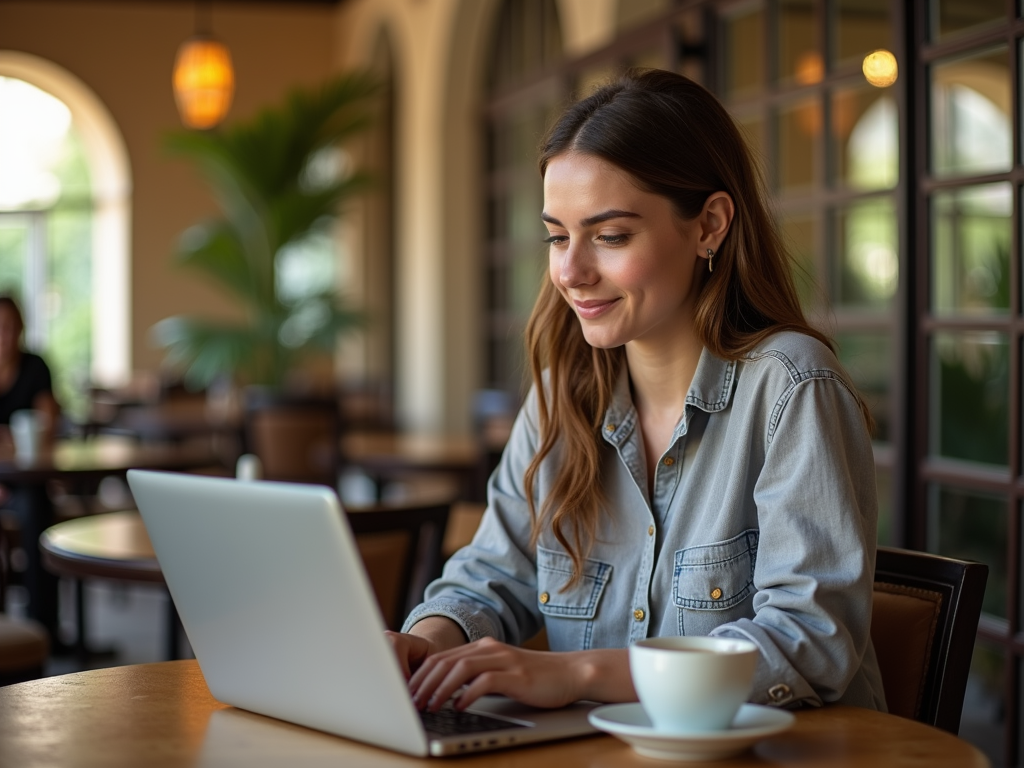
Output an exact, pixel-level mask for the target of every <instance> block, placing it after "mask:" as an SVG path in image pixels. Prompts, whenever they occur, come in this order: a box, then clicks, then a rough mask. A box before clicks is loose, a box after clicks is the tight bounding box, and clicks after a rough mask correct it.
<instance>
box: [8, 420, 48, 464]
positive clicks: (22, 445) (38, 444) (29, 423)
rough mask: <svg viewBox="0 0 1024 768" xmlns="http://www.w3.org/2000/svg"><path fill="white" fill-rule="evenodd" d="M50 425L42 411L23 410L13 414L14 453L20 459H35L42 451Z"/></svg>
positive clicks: (12, 435)
mask: <svg viewBox="0 0 1024 768" xmlns="http://www.w3.org/2000/svg"><path fill="white" fill-rule="evenodd" d="M47 426H48V423H47V418H46V414H45V413H43V412H42V411H32V410H21V411H15V412H14V413H12V414H11V438H12V439H13V440H14V455H15V456H17V457H18V458H19V459H27V460H30V461H31V460H32V459H35V458H36V457H37V456H39V454H40V453H41V451H42V447H43V437H44V435H45V434H46V428H47Z"/></svg>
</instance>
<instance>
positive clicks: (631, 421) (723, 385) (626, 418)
mask: <svg viewBox="0 0 1024 768" xmlns="http://www.w3.org/2000/svg"><path fill="white" fill-rule="evenodd" d="M735 382H736V361H735V360H723V359H722V358H720V357H716V356H715V355H713V354H712V353H711V352H709V351H708V349H707V347H705V348H704V350H703V351H702V352H701V353H700V360H699V361H698V362H697V370H696V371H695V372H694V374H693V381H692V382H690V389H689V391H688V392H687V393H686V404H687V405H692V406H694V407H696V408H699V409H701V410H702V411H705V412H707V413H715V412H717V411H721V410H724V409H725V408H726V407H727V406H728V405H729V400H730V399H731V398H732V392H733V387H734V384H735ZM680 415H681V414H680ZM636 419H637V414H636V408H635V407H634V405H633V397H632V395H631V394H630V391H629V371H628V370H627V368H626V366H625V365H623V366H622V371H621V372H620V373H619V377H618V379H617V380H616V382H615V390H614V391H613V393H612V402H611V405H610V406H609V407H608V410H607V411H605V414H604V422H603V424H602V425H601V432H602V434H603V436H604V439H605V440H607V441H608V442H610V443H613V444H615V445H618V444H619V443H621V442H622V441H623V440H625V439H626V437H628V436H629V433H630V432H632V431H633V426H634V425H635V424H636Z"/></svg>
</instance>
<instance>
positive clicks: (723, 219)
mask: <svg viewBox="0 0 1024 768" xmlns="http://www.w3.org/2000/svg"><path fill="white" fill-rule="evenodd" d="M735 212H736V206H735V205H734V204H733V202H732V197H731V196H730V195H729V193H728V192H714V193H712V194H711V195H710V196H709V197H708V199H707V200H705V201H704V209H703V210H702V211H701V212H700V217H699V219H700V239H699V240H698V241H697V247H698V248H699V249H700V251H699V253H700V255H701V256H704V254H705V253H706V252H707V249H708V248H710V249H711V250H712V251H714V252H717V251H718V249H719V247H720V246H721V245H722V241H723V240H725V236H726V235H727V234H729V227H730V226H731V225H732V217H733V215H734V214H735Z"/></svg>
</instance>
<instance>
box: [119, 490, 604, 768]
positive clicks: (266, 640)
mask: <svg viewBox="0 0 1024 768" xmlns="http://www.w3.org/2000/svg"><path fill="white" fill-rule="evenodd" d="M128 484H129V485H130V486H131V490H132V494H133V495H134V497H135V501H136V503H137V505H138V507H139V511H140V512H141V513H142V518H143V520H144V522H145V524H146V529H147V531H148V532H149V536H150V539H151V540H152V542H153V549H154V551H155V552H156V556H157V559H158V560H159V561H160V567H161V569H162V570H163V573H164V578H165V579H166V581H167V586H168V588H169V589H170V592H171V596H172V597H173V599H174V604H175V606H176V607H177V609H178V614H179V615H180V616H181V621H182V624H183V625H184V627H185V632H186V633H187V634H188V639H189V642H190V643H191V645H192V650H193V651H194V652H195V655H196V659H197V660H198V662H199V666H200V667H201V669H202V670H203V675H204V676H205V678H206V682H207V685H208V686H209V688H210V692H211V693H212V694H213V696H214V697H215V698H217V699H219V700H220V701H222V702H224V703H226V704H231V705H234V706H236V707H240V708H242V709H247V710H251V711H253V712H259V713H260V714H264V715H269V716H271V717H276V718H280V719H281V720H287V721H289V722H293V723H298V724H300V725H305V726H308V727H310V728H316V729H319V730H322V731H327V732H328V733H334V734H337V735H339V736H345V737H347V738H350V739H356V740H359V741H364V742H368V743H370V744H375V745H378V746H381V747H385V748H387V749H393V750H396V751H399V752H405V753H407V754H411V755H453V754H463V753H467V752H475V751H480V750H486V749H497V748H500V747H507V746H511V745H519V744H527V743H530V742H536V741H547V740H551V739H560V738H566V737H569V736H578V735H582V734H586V733H591V732H593V731H594V729H593V727H592V726H591V725H590V724H589V723H588V722H587V712H588V711H589V710H590V709H591V708H592V707H593V706H594V705H593V704H589V703H584V702H581V703H577V704H574V705H572V706H570V707H566V708H564V709H558V710H542V709H534V708H532V707H527V706H525V705H521V704H518V703H516V702H513V701H511V700H510V699H507V698H504V697H499V696H488V697H485V698H484V699H482V700H481V701H480V702H479V703H478V704H475V705H474V706H472V707H471V708H470V709H469V710H468V712H469V713H470V714H469V715H468V716H463V715H461V714H459V713H456V712H454V710H451V712H450V714H449V713H447V712H445V713H443V714H442V715H441V717H440V718H432V719H431V721H430V722H427V723H425V722H424V719H423V716H422V715H421V713H419V712H417V711H416V709H415V708H414V707H413V705H412V700H411V699H410V697H409V691H408V687H407V685H406V682H405V678H404V676H403V675H402V672H401V670H400V668H399V665H398V660H397V659H396V658H395V656H394V653H393V651H392V650H391V646H390V644H389V643H388V642H387V640H386V638H385V637H384V620H383V618H382V617H381V614H380V610H379V608H378V607H377V603H376V600H375V598H374V596H373V590H372V589H371V587H370V583H369V579H368V577H367V575H366V571H365V570H364V568H363V565H362V561H361V559H360V557H359V552H358V550H357V548H356V545H355V542H354V540H353V536H352V532H351V530H350V528H349V526H348V524H347V522H346V518H345V516H344V513H343V512H342V509H341V506H340V504H339V501H338V498H337V496H336V495H335V494H334V492H333V491H332V490H331V489H329V488H327V487H324V486H309V485H297V484H291V483H272V482H242V481H238V480H230V479H223V478H211V477H201V476H194V475H183V474H173V473H168V472H148V471H142V470H131V471H130V472H128Z"/></svg>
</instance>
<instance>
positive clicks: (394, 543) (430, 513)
mask: <svg viewBox="0 0 1024 768" xmlns="http://www.w3.org/2000/svg"><path fill="white" fill-rule="evenodd" d="M450 510H451V502H450V501H443V502H434V501H432V502H417V501H413V502H409V503H402V504H381V505H375V506H371V507H359V508H349V509H348V510H346V511H347V512H348V521H349V524H350V525H351V527H352V532H353V533H355V535H356V543H357V544H358V546H359V552H360V554H361V555H362V557H363V563H364V564H365V565H366V570H367V573H369V575H370V583H371V584H372V585H373V590H374V592H375V593H376V595H377V602H378V603H379V604H380V607H381V613H383V615H384V620H385V622H386V623H387V625H388V628H389V629H396V630H397V629H399V628H400V627H401V626H402V622H403V621H404V620H405V617H406V615H407V614H408V612H409V610H410V609H411V608H412V607H413V605H414V604H415V603H418V602H419V601H420V600H421V599H422V597H423V589H424V588H425V587H426V585H427V583H428V582H429V581H430V580H432V579H434V578H436V577H437V576H438V575H440V573H441V567H442V566H443V565H444V557H443V555H442V551H441V547H442V542H443V541H444V535H445V529H446V528H447V526H448V515H449V512H450Z"/></svg>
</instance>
